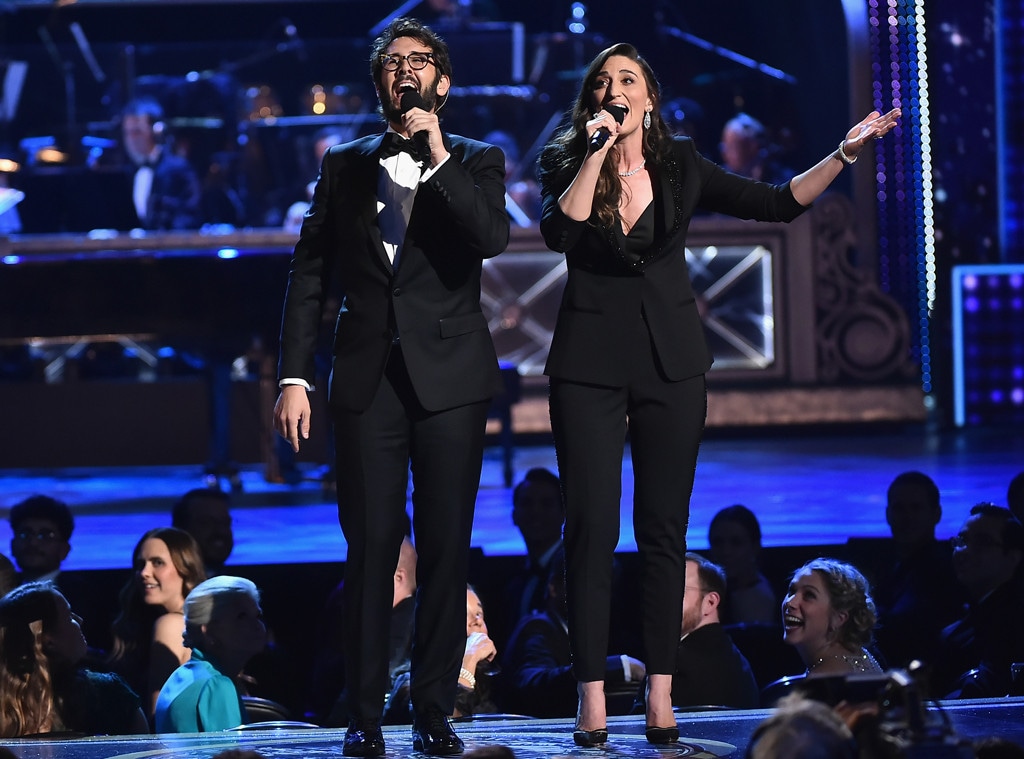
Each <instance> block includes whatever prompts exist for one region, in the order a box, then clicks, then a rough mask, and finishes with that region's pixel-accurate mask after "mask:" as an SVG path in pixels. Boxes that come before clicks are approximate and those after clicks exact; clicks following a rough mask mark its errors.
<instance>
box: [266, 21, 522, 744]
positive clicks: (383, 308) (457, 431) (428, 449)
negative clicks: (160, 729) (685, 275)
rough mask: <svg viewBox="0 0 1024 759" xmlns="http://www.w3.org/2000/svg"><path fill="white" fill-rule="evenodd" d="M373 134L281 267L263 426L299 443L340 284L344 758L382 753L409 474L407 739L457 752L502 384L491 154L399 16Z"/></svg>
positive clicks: (379, 47) (496, 196) (444, 63)
mask: <svg viewBox="0 0 1024 759" xmlns="http://www.w3.org/2000/svg"><path fill="white" fill-rule="evenodd" d="M370 68H371V75H372V77H373V82H374V85H375V87H376V90H377V96H378V99H379V101H380V112H381V114H382V115H383V116H384V119H385V120H386V122H387V132H386V134H384V135H379V134H378V135H373V136H370V137H363V138H360V139H357V140H355V141H353V142H349V143H346V144H343V145H336V146H334V147H332V148H330V149H329V150H328V151H327V153H326V154H325V156H324V159H323V162H322V164H321V168H320V176H319V178H318V179H317V184H316V188H315V190H314V192H313V201H312V204H311V206H310V210H309V212H308V213H307V215H306V218H305V219H304V220H303V224H302V228H301V231H300V233H299V240H298V242H297V243H296V246H295V251H294V254H293V257H292V263H291V273H290V276H289V282H288V292H287V295H286V298H285V306H284V319H283V323H282V328H281V360H280V366H279V382H280V384H281V386H282V387H281V394H280V396H279V398H278V402H277V405H276V407H275V412H274V417H275V421H274V423H275V428H276V429H277V431H278V432H279V433H280V434H281V435H283V436H284V437H285V438H286V439H288V441H289V442H290V443H291V445H292V447H293V449H295V450H298V447H299V443H300V440H303V439H306V438H308V436H309V434H310V410H309V401H308V398H307V395H306V394H307V392H308V389H309V388H311V386H312V385H313V382H314V362H313V356H314V350H315V347H316V337H317V328H318V326H319V324H320V312H321V309H322V308H323V304H324V301H325V298H326V297H327V295H328V291H329V290H330V289H331V285H333V284H335V283H337V285H338V287H339V289H340V293H339V294H340V295H341V309H340V313H339V314H338V317H337V324H336V328H335V334H334V351H333V352H334V356H333V367H332V372H331V378H330V383H329V384H330V388H329V393H328V405H329V407H330V411H331V416H332V419H333V422H334V435H335V443H336V461H337V478H338V487H337V494H338V514H339V518H340V521H341V527H342V531H343V532H344V534H345V538H346V541H347V543H348V556H347V559H346V564H345V592H344V601H343V603H344V619H345V622H344V637H345V643H344V646H345V670H346V676H347V683H348V689H349V713H350V715H351V719H350V721H349V726H348V731H347V733H346V735H345V742H344V753H345V755H346V756H380V755H381V754H383V753H384V739H383V737H382V735H381V731H380V717H381V710H382V707H383V700H382V699H381V693H383V692H385V690H386V687H387V681H388V650H387V641H388V639H389V635H388V633H387V631H388V625H389V619H390V616H391V605H392V591H393V588H392V577H393V575H394V571H395V566H396V564H397V562H398V554H399V547H400V546H401V543H402V538H403V535H404V529H403V520H404V519H405V513H406V490H407V485H408V472H409V470H410V468H411V471H412V476H413V482H414V488H413V496H412V501H413V533H414V535H415V541H416V549H417V551H418V553H419V564H418V569H417V580H418V583H419V589H418V591H417V601H416V612H415V630H414V633H413V649H412V662H411V696H412V704H413V712H414V716H413V746H414V748H415V749H416V750H418V751H423V752H425V753H428V754H435V755H446V754H457V753H461V751H462V749H463V744H462V741H461V740H460V739H459V738H458V736H457V735H456V734H455V732H454V731H453V730H452V728H451V725H450V724H449V722H448V719H447V716H446V715H449V714H451V713H452V710H453V708H454V701H455V693H456V688H457V680H458V675H459V668H460V666H461V662H462V655H463V650H464V647H465V640H466V631H465V629H464V627H463V625H462V610H463V606H464V605H465V593H466V577H467V573H468V565H469V542H470V535H471V528H472V522H473V509H474V505H475V501H476V493H477V488H478V487H479V483H480V468H481V464H482V460H483V443H484V429H485V425H486V421H487V410H488V406H489V403H490V399H491V397H492V396H494V395H495V394H496V393H498V392H500V391H501V388H502V385H501V374H500V371H499V369H498V362H497V357H496V355H495V351H494V345H493V343H492V341H491V337H490V333H489V331H488V327H487V321H486V319H485V317H484V315H483V312H482V311H481V309H480V272H481V266H482V262H483V259H485V258H490V257H492V256H496V255H498V254H499V253H501V252H502V251H503V250H504V249H505V246H506V245H507V244H508V235H509V220H508V215H507V214H506V213H505V186H504V181H503V180H504V156H503V155H502V153H501V151H500V150H499V149H497V148H495V147H493V146H491V145H487V144H485V143H482V142H477V141H474V140H469V139H466V138H463V137H459V136H457V135H450V134H445V133H443V132H442V131H441V128H440V123H439V121H438V116H437V111H438V109H439V108H440V107H441V106H442V105H443V104H444V100H445V99H446V97H447V95H448V91H449V88H450V87H451V75H452V72H451V62H450V58H449V55H448V48H447V46H446V45H445V43H444V41H443V40H441V39H440V38H439V37H438V36H437V35H436V34H434V33H433V32H432V31H431V30H430V29H429V28H427V27H425V26H423V25H422V24H421V23H419V22H417V21H414V20H410V19H397V20H396V21H394V22H392V23H391V24H390V25H389V26H388V28H387V29H385V30H384V32H383V33H382V34H381V36H380V37H378V38H377V40H375V41H374V44H373V50H372V51H371V56H370Z"/></svg>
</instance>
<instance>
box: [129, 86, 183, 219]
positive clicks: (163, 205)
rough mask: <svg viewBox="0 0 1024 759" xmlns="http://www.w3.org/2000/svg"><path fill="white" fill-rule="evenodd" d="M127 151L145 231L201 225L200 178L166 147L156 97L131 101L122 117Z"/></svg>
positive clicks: (160, 110)
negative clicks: (133, 167)
mask: <svg viewBox="0 0 1024 759" xmlns="http://www.w3.org/2000/svg"><path fill="white" fill-rule="evenodd" d="M121 136H122V139H123V140H124V149H125V152H126V153H127V154H128V157H129V158H130V159H131V161H132V163H133V164H135V167H136V168H135V174H134V177H133V180H132V201H133V204H134V207H135V213H136V216H137V217H138V225H137V226H139V227H140V228H142V229H151V230H168V229H195V228H197V227H198V226H199V223H198V222H199V215H198V214H199V204H200V197H201V193H200V187H199V179H198V178H197V176H196V173H195V171H194V170H193V168H192V166H191V165H190V164H189V162H188V161H187V160H186V159H185V158H182V157H181V156H178V155H175V154H174V152H173V151H172V150H171V149H170V148H169V147H168V146H167V145H165V144H164V142H163V137H164V124H163V108H162V107H161V106H160V104H159V103H158V102H157V101H156V100H154V99H153V98H138V99H136V100H133V101H131V102H130V103H128V105H127V106H126V107H125V108H124V111H123V112H122V114H121Z"/></svg>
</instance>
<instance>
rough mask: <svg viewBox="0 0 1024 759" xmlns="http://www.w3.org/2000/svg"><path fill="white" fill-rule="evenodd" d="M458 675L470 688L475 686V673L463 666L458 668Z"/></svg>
mask: <svg viewBox="0 0 1024 759" xmlns="http://www.w3.org/2000/svg"><path fill="white" fill-rule="evenodd" d="M459 677H461V678H462V679H463V680H465V681H466V682H467V683H469V687H470V688H474V689H475V688H476V675H474V674H473V673H472V672H470V671H469V670H468V669H466V668H465V667H463V668H462V669H460V670H459Z"/></svg>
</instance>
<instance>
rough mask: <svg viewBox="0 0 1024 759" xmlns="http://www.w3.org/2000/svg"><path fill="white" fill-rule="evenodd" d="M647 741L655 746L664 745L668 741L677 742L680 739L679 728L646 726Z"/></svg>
mask: <svg viewBox="0 0 1024 759" xmlns="http://www.w3.org/2000/svg"><path fill="white" fill-rule="evenodd" d="M644 734H645V735H646V736H647V742H648V743H653V744H654V745H655V746H662V745H664V744H666V743H675V742H676V741H677V740H679V728H678V727H676V726H673V727H647V728H644Z"/></svg>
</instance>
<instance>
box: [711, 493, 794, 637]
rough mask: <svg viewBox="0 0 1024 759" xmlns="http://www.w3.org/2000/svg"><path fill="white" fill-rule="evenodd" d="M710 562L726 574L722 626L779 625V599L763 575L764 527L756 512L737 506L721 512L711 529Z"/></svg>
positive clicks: (716, 515) (716, 516)
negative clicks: (761, 561) (742, 624)
mask: <svg viewBox="0 0 1024 759" xmlns="http://www.w3.org/2000/svg"><path fill="white" fill-rule="evenodd" d="M708 545H709V546H710V547H711V551H710V558H711V560H712V561H713V562H714V563H716V564H718V566H720V567H721V568H722V569H723V570H725V577H726V581H727V582H728V590H727V592H726V595H725V597H724V598H723V599H722V602H721V616H722V622H723V623H725V624H736V623H740V622H744V623H755V624H772V625H774V624H777V623H778V619H779V599H778V598H777V597H776V595H775V591H774V590H773V589H772V586H771V583H769V582H768V579H767V578H766V577H765V576H764V575H763V574H761V571H760V569H759V568H758V560H759V558H760V554H761V525H760V523H758V521H757V517H756V516H755V515H754V512H753V511H751V510H750V509H748V508H747V507H746V506H743V505H741V504H736V505H734V506H727V507H726V508H724V509H721V510H720V511H719V512H718V513H717V514H715V516H714V517H712V518H711V524H710V525H709V526H708Z"/></svg>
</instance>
